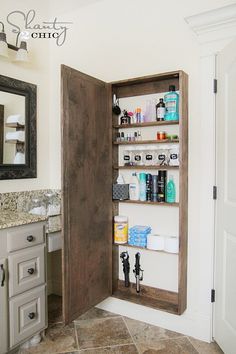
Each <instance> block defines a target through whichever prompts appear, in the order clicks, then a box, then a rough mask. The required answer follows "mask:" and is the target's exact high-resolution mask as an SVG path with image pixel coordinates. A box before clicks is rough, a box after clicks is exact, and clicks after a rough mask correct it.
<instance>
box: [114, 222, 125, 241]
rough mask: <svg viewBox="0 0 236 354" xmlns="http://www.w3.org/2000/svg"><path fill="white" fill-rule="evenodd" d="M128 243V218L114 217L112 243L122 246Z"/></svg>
mask: <svg viewBox="0 0 236 354" xmlns="http://www.w3.org/2000/svg"><path fill="white" fill-rule="evenodd" d="M127 242H128V217H127V216H119V215H117V216H115V217H114V243H118V244H124V243H127Z"/></svg>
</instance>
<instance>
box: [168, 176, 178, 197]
mask: <svg viewBox="0 0 236 354" xmlns="http://www.w3.org/2000/svg"><path fill="white" fill-rule="evenodd" d="M175 201H176V190H175V182H174V177H173V176H170V177H169V181H168V183H167V186H166V202H167V203H175Z"/></svg>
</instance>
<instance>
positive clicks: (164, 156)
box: [157, 149, 169, 166]
mask: <svg viewBox="0 0 236 354" xmlns="http://www.w3.org/2000/svg"><path fill="white" fill-rule="evenodd" d="M168 163H169V149H159V150H158V152H157V165H160V166H166V165H168Z"/></svg>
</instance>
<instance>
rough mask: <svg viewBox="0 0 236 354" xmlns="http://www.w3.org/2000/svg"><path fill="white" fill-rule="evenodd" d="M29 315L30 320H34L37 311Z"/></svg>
mask: <svg viewBox="0 0 236 354" xmlns="http://www.w3.org/2000/svg"><path fill="white" fill-rule="evenodd" d="M28 317H29V319H30V320H33V319H34V318H35V312H30V313H29V314H28Z"/></svg>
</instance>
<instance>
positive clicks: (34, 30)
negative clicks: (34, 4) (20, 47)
mask: <svg viewBox="0 0 236 354" xmlns="http://www.w3.org/2000/svg"><path fill="white" fill-rule="evenodd" d="M7 22H8V23H9V25H11V26H12V27H13V28H12V32H13V33H20V34H21V36H22V37H25V39H28V38H30V37H31V38H33V39H55V40H56V44H57V45H58V46H62V45H63V44H64V43H65V41H66V36H67V31H68V29H69V27H68V25H70V24H72V22H61V21H58V20H57V17H55V18H54V19H53V20H52V21H43V22H41V23H38V22H37V20H36V12H35V10H29V11H28V12H27V13H24V12H22V11H12V12H10V13H9V14H8V16H7Z"/></svg>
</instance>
